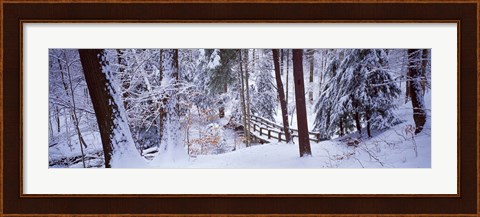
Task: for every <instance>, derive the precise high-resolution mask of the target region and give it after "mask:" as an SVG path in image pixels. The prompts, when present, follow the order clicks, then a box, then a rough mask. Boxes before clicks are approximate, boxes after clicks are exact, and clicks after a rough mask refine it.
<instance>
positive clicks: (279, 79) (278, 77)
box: [272, 49, 291, 142]
mask: <svg viewBox="0 0 480 217" xmlns="http://www.w3.org/2000/svg"><path fill="white" fill-rule="evenodd" d="M272 52H273V66H274V68H275V80H276V81H277V92H278V100H279V101H280V107H281V110H282V122H283V131H284V133H285V138H286V140H287V142H290V141H291V136H290V129H289V127H288V114H287V103H286V102H285V92H284V91H283V84H282V77H281V75H280V64H279V61H278V50H276V49H272ZM287 74H288V70H287ZM287 83H288V81H287Z"/></svg>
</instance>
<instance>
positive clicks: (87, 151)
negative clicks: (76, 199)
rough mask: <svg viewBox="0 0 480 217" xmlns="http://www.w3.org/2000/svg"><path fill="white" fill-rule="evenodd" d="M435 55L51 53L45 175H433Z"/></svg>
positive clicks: (392, 52)
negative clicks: (384, 170)
mask: <svg viewBox="0 0 480 217" xmlns="http://www.w3.org/2000/svg"><path fill="white" fill-rule="evenodd" d="M430 59H431V52H430V50H429V49H105V50H100V49H99V50H92V49H80V50H77V49H50V50H49V122H48V123H49V166H50V167H55V168H56V167H160V168H322V167H328V168H331V167H430V166H431V165H430V158H431V156H430V155H431V151H430V150H431V144H430V141H431V138H430V132H431V129H430V95H431V93H430V84H431V82H430V81H431V79H430V78H431V61H430Z"/></svg>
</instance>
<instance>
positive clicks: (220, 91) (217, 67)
mask: <svg viewBox="0 0 480 217" xmlns="http://www.w3.org/2000/svg"><path fill="white" fill-rule="evenodd" d="M207 52H208V53H210V55H213V56H214V57H213V58H212V59H213V60H214V61H218V59H219V61H218V63H215V64H214V66H213V67H211V70H209V72H208V77H209V81H208V84H207V85H208V86H209V88H210V94H212V95H220V99H219V102H218V105H219V113H218V114H219V117H220V118H223V117H224V116H225V106H224V105H225V104H226V101H227V99H226V96H225V93H227V91H228V85H230V84H232V83H233V82H234V81H235V79H236V77H235V72H234V71H233V70H232V69H233V66H234V65H235V63H236V62H235V60H236V59H237V57H236V55H237V53H238V52H237V51H235V50H233V49H220V50H213V51H212V50H207ZM215 55H218V58H217V57H216V56H215Z"/></svg>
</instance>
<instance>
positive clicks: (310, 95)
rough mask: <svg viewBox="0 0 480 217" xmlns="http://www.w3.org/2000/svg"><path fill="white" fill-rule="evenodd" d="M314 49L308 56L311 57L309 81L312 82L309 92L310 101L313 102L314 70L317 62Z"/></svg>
mask: <svg viewBox="0 0 480 217" xmlns="http://www.w3.org/2000/svg"><path fill="white" fill-rule="evenodd" d="M314 52H315V51H314V50H313V49H312V50H310V52H309V54H308V58H309V61H310V64H309V66H310V77H309V80H308V81H309V82H310V91H309V92H308V100H310V103H313V90H312V88H313V71H314V69H315V68H314V63H315V58H314Z"/></svg>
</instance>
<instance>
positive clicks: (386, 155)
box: [49, 93, 431, 169]
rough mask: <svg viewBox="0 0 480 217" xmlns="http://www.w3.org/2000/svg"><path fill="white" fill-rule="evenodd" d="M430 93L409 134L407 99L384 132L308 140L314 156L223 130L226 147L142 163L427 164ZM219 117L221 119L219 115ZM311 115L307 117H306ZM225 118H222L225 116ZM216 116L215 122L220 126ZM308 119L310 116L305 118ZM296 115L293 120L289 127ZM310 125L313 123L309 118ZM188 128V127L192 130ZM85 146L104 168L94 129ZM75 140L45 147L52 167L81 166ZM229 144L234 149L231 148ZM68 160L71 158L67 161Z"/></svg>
mask: <svg viewBox="0 0 480 217" xmlns="http://www.w3.org/2000/svg"><path fill="white" fill-rule="evenodd" d="M430 101H431V100H430V93H428V94H427V95H426V96H425V102H426V108H427V117H428V118H427V123H426V124H425V127H424V130H423V131H422V132H421V133H420V134H418V135H413V134H412V133H411V132H410V131H408V129H409V127H410V126H415V125H414V122H413V118H412V108H411V103H410V102H409V103H407V104H403V105H402V106H400V107H399V108H398V110H397V116H398V117H400V118H401V119H402V120H403V122H402V123H400V124H398V125H395V126H394V127H392V128H390V129H388V130H385V131H373V132H372V138H368V137H367V135H366V133H365V131H366V130H365V129H362V132H363V134H362V135H361V136H360V135H359V134H358V133H357V132H355V133H351V134H348V135H345V136H343V137H337V138H334V139H332V140H328V141H322V142H319V143H315V142H310V145H311V149H312V156H308V157H302V158H301V157H299V147H298V140H294V142H293V143H290V144H287V143H284V142H282V143H278V142H273V143H268V144H252V146H250V147H245V146H244V144H243V143H241V142H239V141H240V140H241V139H238V138H235V134H233V133H232V132H230V131H228V130H226V131H225V133H224V139H223V140H224V141H225V142H226V145H225V149H228V150H229V151H227V152H218V153H215V152H210V153H206V154H202V153H199V154H196V155H192V156H190V157H189V158H184V159H178V160H176V161H174V162H165V161H157V160H156V159H154V160H152V161H147V160H146V163H145V165H144V166H143V165H142V166H141V167H150V168H225V169H228V168H242V169H252V168H257V169H264V168H362V167H363V168H382V167H383V168H430V167H431V116H430V108H431V106H430ZM219 120H220V119H219ZM309 120H311V119H310V117H309ZM223 122H225V123H226V121H223ZM223 122H222V121H218V124H214V125H213V126H216V127H218V126H217V125H220V126H221V125H223V124H225V123H223ZM309 122H310V121H309ZM295 125H296V120H295V119H294V120H293V126H295ZM309 125H311V123H309ZM194 129H195V127H194V128H192V130H194ZM85 137H86V140H87V143H88V144H89V147H88V148H87V149H86V150H85V152H86V153H87V154H86V164H87V167H103V159H102V157H101V156H102V154H101V141H100V136H99V135H98V132H93V133H91V134H87V135H86V136H85ZM76 146H77V145H71V146H67V145H65V144H57V145H55V146H53V147H50V148H49V153H50V154H49V157H50V167H77V168H78V167H83V165H82V162H81V158H80V156H81V155H80V152H79V150H78V149H79V148H78V147H76ZM233 147H235V148H234V151H233ZM67 162H70V163H67Z"/></svg>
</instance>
